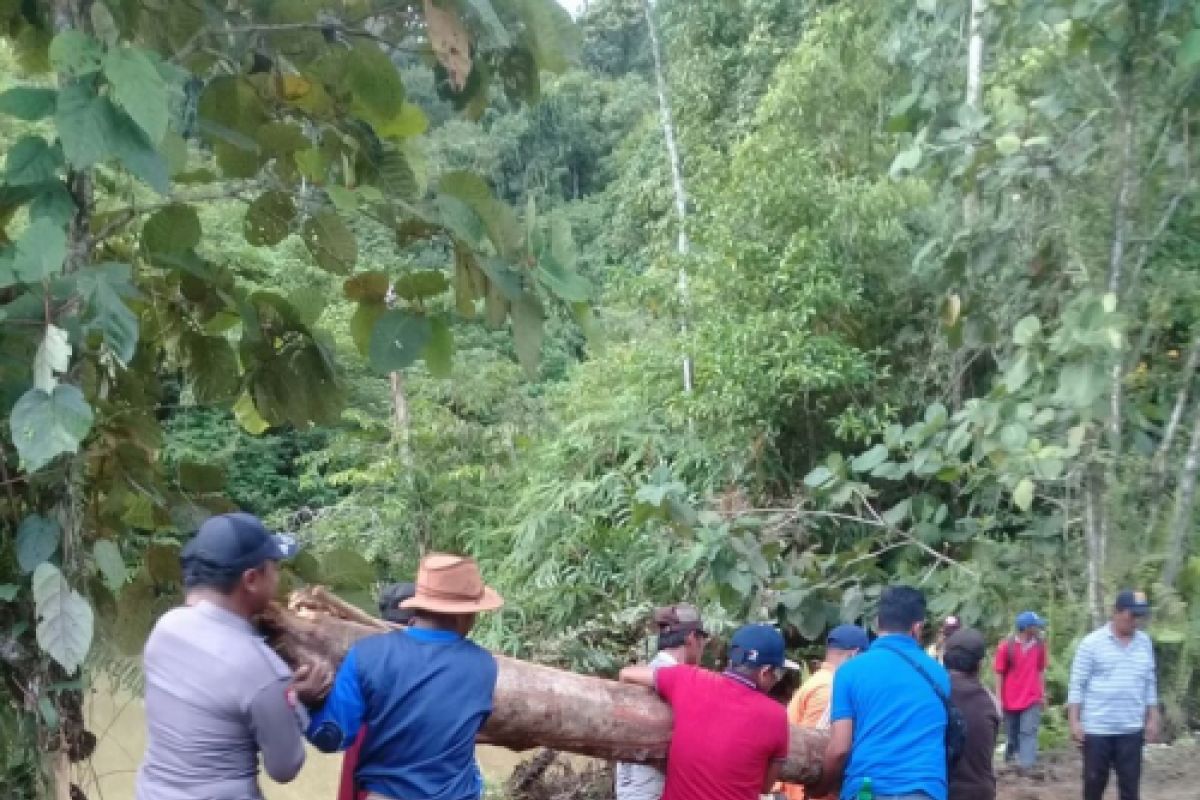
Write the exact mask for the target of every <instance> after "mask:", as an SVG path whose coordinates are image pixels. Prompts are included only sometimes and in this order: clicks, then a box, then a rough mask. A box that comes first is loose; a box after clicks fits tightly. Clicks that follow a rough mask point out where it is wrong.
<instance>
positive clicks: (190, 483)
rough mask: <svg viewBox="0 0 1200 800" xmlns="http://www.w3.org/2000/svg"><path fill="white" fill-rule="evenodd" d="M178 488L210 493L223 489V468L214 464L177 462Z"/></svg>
mask: <svg viewBox="0 0 1200 800" xmlns="http://www.w3.org/2000/svg"><path fill="white" fill-rule="evenodd" d="M178 469H179V488H181V489H183V490H184V491H187V492H199V493H201V494H212V493H215V492H223V491H224V490H225V470H223V469H221V468H220V467H219V466H216V465H215V464H201V463H199V462H196V461H180V462H179V468H178Z"/></svg>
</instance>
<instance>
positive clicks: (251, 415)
mask: <svg viewBox="0 0 1200 800" xmlns="http://www.w3.org/2000/svg"><path fill="white" fill-rule="evenodd" d="M233 416H234V419H236V420H237V421H238V424H239V425H241V426H242V428H243V429H245V431H246V432H247V433H249V434H251V435H253V436H259V435H261V434H263V433H266V431H267V430H268V429H269V428H270V427H271V425H270V423H268V422H267V421H266V420H265V419H263V418H262V414H260V413H258V408H257V407H256V406H255V405H254V398H252V397H251V396H250V394H249V393H248V392H242V396H241V397H239V398H238V401H237V402H236V403H234V404H233Z"/></svg>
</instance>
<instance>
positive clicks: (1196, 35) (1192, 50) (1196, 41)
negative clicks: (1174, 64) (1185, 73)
mask: <svg viewBox="0 0 1200 800" xmlns="http://www.w3.org/2000/svg"><path fill="white" fill-rule="evenodd" d="M1198 22H1200V20H1198ZM1175 58H1176V60H1177V61H1178V63H1179V67H1180V69H1191V68H1192V67H1194V66H1196V65H1197V64H1200V28H1194V29H1192V30H1191V31H1189V32H1188V35H1187V36H1185V37H1183V41H1182V42H1181V43H1180V45H1179V51H1178V53H1176V55H1175Z"/></svg>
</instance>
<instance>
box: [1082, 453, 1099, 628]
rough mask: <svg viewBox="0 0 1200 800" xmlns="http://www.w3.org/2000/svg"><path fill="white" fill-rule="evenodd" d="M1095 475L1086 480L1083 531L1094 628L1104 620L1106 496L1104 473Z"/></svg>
mask: <svg viewBox="0 0 1200 800" xmlns="http://www.w3.org/2000/svg"><path fill="white" fill-rule="evenodd" d="M1097 471H1098V470H1095V469H1094V470H1093V474H1091V475H1088V476H1087V477H1086V478H1085V479H1084V481H1085V482H1084V487H1083V526H1084V527H1083V531H1084V537H1085V538H1086V541H1087V598H1088V613H1089V615H1090V616H1091V622H1092V627H1098V626H1099V625H1100V623H1101V621H1102V620H1103V619H1104V531H1103V528H1104V523H1103V520H1102V519H1101V516H1102V514H1103V503H1104V498H1103V494H1102V492H1101V476H1100V475H1098V474H1095V473H1096V472H1097Z"/></svg>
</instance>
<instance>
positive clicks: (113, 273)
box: [76, 262, 138, 365]
mask: <svg viewBox="0 0 1200 800" xmlns="http://www.w3.org/2000/svg"><path fill="white" fill-rule="evenodd" d="M76 285H77V286H78V287H79V291H80V294H82V295H83V298H84V303H85V309H84V310H85V315H84V321H85V323H86V329H87V330H98V331H100V333H101V335H102V336H103V337H104V343H105V344H106V345H108V349H109V350H111V351H112V353H113V355H114V356H116V358H117V360H118V361H120V362H121V363H122V364H126V365H127V364H129V362H130V361H132V360H133V356H134V352H135V351H136V350H137V343H138V319H137V315H135V314H134V313H133V311H131V310H130V308H129V306H128V305H126V303H125V298H132V297H136V296H137V293H138V292H137V289H136V288H134V285H133V269H132V268H131V267H130V266H129V265H128V264H114V263H112V262H105V263H102V264H96V265H94V266H92V267H90V268H87V269H84V270H81V271H80V272H78V273H77V274H76Z"/></svg>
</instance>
